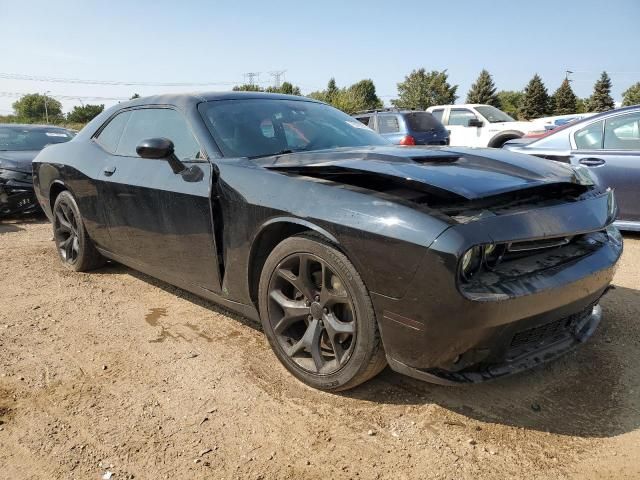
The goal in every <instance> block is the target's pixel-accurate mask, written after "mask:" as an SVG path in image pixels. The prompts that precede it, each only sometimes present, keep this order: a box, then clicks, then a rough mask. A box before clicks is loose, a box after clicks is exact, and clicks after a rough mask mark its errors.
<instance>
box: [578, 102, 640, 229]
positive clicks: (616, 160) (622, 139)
mask: <svg viewBox="0 0 640 480" xmlns="http://www.w3.org/2000/svg"><path fill="white" fill-rule="evenodd" d="M573 142H574V147H575V150H574V151H573V152H572V158H571V163H572V164H575V165H583V166H586V167H587V168H589V170H590V171H591V173H592V174H593V175H594V176H595V177H596V178H597V180H598V183H600V185H602V186H606V187H611V188H613V189H614V190H615V195H616V200H617V202H618V208H619V214H618V220H619V221H627V222H640V188H638V185H640V112H633V113H628V114H622V115H615V116H612V117H609V118H606V119H603V120H599V121H597V122H593V123H591V124H589V125H587V126H585V127H583V128H581V129H580V130H577V131H576V132H575V133H574V135H573Z"/></svg>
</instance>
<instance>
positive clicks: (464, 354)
mask: <svg viewBox="0 0 640 480" xmlns="http://www.w3.org/2000/svg"><path fill="white" fill-rule="evenodd" d="M33 166H34V185H35V188H36V192H37V196H38V198H39V200H40V202H41V203H42V204H43V206H44V210H45V212H46V213H47V215H48V216H49V218H50V219H51V221H52V223H53V230H54V237H55V246H56V249H57V251H58V253H59V256H60V258H61V260H62V262H63V263H64V265H66V266H67V267H68V268H70V269H72V270H76V271H85V270H90V269H92V268H96V267H99V266H100V265H102V263H103V262H104V260H105V259H111V260H115V261H118V262H121V263H123V264H125V265H129V266H130V267H132V268H134V269H137V270H141V271H143V272H146V273H148V274H149V275H152V276H154V277H157V278H160V279H162V280H164V281H167V282H169V283H172V284H174V285H177V286H179V287H181V288H184V289H186V290H189V291H191V292H194V293H196V294H198V295H200V296H202V297H205V298H207V299H210V300H213V301H215V302H218V303H220V304H222V305H224V306H226V307H227V308H229V309H231V310H234V311H236V312H240V313H242V314H244V315H246V316H248V317H250V318H253V319H256V320H260V321H261V322H262V325H263V329H264V332H265V334H266V335H267V338H268V340H269V342H270V344H271V346H272V348H273V350H274V352H275V354H276V356H277V357H278V358H279V359H280V361H281V362H282V363H283V365H284V366H285V367H286V368H287V369H289V371H290V372H292V373H293V374H294V375H295V376H296V377H298V378H299V379H301V380H302V381H304V382H306V383H307V384H309V385H312V386H314V387H316V388H321V389H326V390H344V389H347V388H351V387H354V386H355V385H358V384H359V383H362V382H364V381H366V380H367V379H369V378H371V377H373V376H374V375H376V374H377V373H378V372H379V371H380V370H381V369H382V368H384V366H385V365H386V364H387V362H388V363H389V365H390V366H391V368H393V369H394V370H396V371H399V372H402V373H405V374H408V375H412V376H415V377H417V378H421V379H424V380H428V381H432V382H438V383H443V384H460V383H472V382H479V381H483V380H487V379H491V378H496V377H500V376H502V375H506V374H510V373H514V372H517V371H520V370H523V369H526V368H530V367H532V366H535V365H538V364H539V363H541V362H544V361H547V360H551V359H553V358H555V357H557V356H558V355H560V354H562V353H564V352H566V351H568V350H569V349H571V348H572V347H574V346H576V345H578V344H580V343H581V342H584V341H585V340H586V339H587V338H589V337H590V336H591V334H592V333H593V332H594V330H595V328H596V326H597V325H598V323H599V321H600V318H601V309H600V307H599V305H598V302H599V299H600V297H601V296H602V295H603V294H604V293H605V292H606V291H607V289H608V288H609V283H610V282H611V279H612V276H613V273H614V270H615V265H616V262H617V261H618V258H619V257H620V254H621V252H622V240H621V237H620V235H619V233H618V231H617V230H616V228H615V227H613V226H612V225H611V224H612V222H613V220H614V218H615V215H616V207H615V202H614V198H613V194H612V192H611V191H609V190H601V189H599V188H597V187H596V186H594V185H593V182H592V180H591V178H590V177H589V174H588V172H586V171H584V170H585V169H584V168H573V167H571V166H569V165H563V164H561V163H557V162H548V161H545V160H542V159H535V158H532V157H528V156H525V155H519V154H515V153H511V152H507V151H504V150H497V149H487V150H480V149H465V148H448V147H442V148H439V149H429V148H424V147H399V146H393V145H389V143H388V142H387V141H386V140H385V139H383V138H382V137H380V136H379V135H378V134H377V133H375V132H373V131H372V130H370V129H368V128H365V127H364V126H363V125H362V124H361V123H359V122H358V121H357V120H355V119H354V118H352V117H349V116H348V115H345V114H344V113H342V112H340V111H338V110H336V109H334V108H332V107H330V106H328V105H326V104H323V103H321V102H317V101H314V100H310V99H306V98H303V97H297V96H287V95H275V94H264V93H255V92H229V93H202V94H193V95H166V96H158V97H149V98H141V99H136V100H132V101H130V102H126V103H121V104H118V105H117V106H115V107H113V108H111V109H109V110H107V111H105V112H103V113H102V114H100V115H99V116H97V117H96V118H95V119H94V120H93V121H92V122H91V123H89V124H88V125H87V126H86V127H85V128H84V129H83V130H82V131H81V132H80V133H79V134H78V135H77V136H76V137H75V138H74V139H73V140H72V141H71V142H69V143H66V144H64V145H55V146H51V147H48V148H46V149H44V150H43V151H42V152H41V153H40V155H38V157H37V158H36V159H35V160H34V164H33Z"/></svg>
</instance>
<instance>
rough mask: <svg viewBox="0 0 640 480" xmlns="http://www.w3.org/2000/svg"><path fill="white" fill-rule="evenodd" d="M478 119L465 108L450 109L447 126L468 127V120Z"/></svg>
mask: <svg viewBox="0 0 640 480" xmlns="http://www.w3.org/2000/svg"><path fill="white" fill-rule="evenodd" d="M475 118H478V117H476V115H475V114H474V113H473V112H472V111H471V110H467V109H466V108H452V109H451V111H450V112H449V121H448V122H447V125H461V126H463V127H468V126H469V120H471V119H475Z"/></svg>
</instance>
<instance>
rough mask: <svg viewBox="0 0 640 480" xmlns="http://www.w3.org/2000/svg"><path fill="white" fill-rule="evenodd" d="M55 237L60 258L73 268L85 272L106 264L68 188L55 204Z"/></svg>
mask: <svg viewBox="0 0 640 480" xmlns="http://www.w3.org/2000/svg"><path fill="white" fill-rule="evenodd" d="M53 239H54V241H55V243H56V250H57V251H58V255H59V256H60V260H62V263H63V264H64V266H65V267H67V268H69V269H71V270H75V271H76V272H85V271H87V270H92V269H94V268H97V267H100V266H102V265H103V264H104V258H103V257H102V255H100V253H99V252H98V251H97V250H96V247H95V246H94V245H93V241H92V240H91V238H90V237H89V235H88V234H87V231H86V230H85V228H84V223H83V221H82V216H81V215H80V210H79V209H78V205H77V204H76V201H75V199H74V198H73V195H71V193H70V192H69V191H66V190H65V191H63V192H61V193H60V195H58V197H57V198H56V201H55V203H54V206H53Z"/></svg>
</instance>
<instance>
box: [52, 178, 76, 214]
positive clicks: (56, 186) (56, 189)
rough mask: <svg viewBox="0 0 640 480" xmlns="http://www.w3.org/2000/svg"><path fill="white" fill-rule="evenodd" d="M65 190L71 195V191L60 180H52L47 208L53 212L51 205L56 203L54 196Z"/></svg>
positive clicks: (56, 196)
mask: <svg viewBox="0 0 640 480" xmlns="http://www.w3.org/2000/svg"><path fill="white" fill-rule="evenodd" d="M65 190H67V191H69V192H70V193H71V195H73V191H71V189H70V188H69V187H68V186H67V185H66V184H65V183H64V182H63V181H62V180H54V181H53V182H52V183H51V186H50V187H49V209H50V210H51V213H52V214H53V205H54V204H55V203H56V198H58V195H60V194H61V193H62V192H64V191H65Z"/></svg>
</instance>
